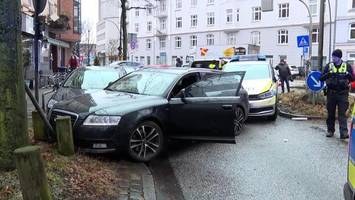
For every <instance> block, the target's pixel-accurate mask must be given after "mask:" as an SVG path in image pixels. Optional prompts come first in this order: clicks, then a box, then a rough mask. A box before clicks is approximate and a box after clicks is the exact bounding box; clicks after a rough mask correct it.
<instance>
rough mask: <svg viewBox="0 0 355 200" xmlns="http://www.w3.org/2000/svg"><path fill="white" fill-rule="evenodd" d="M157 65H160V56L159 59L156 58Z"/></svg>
mask: <svg viewBox="0 0 355 200" xmlns="http://www.w3.org/2000/svg"><path fill="white" fill-rule="evenodd" d="M155 64H157V65H158V64H160V57H159V56H157V57H155Z"/></svg>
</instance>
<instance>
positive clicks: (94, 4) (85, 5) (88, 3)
mask: <svg viewBox="0 0 355 200" xmlns="http://www.w3.org/2000/svg"><path fill="white" fill-rule="evenodd" d="M81 9H82V10H81V17H82V19H81V20H82V22H87V23H89V24H90V26H91V27H92V30H91V31H90V32H91V34H90V35H92V37H94V38H96V23H97V20H98V18H99V17H98V0H81Z"/></svg>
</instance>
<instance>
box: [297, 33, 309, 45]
mask: <svg viewBox="0 0 355 200" xmlns="http://www.w3.org/2000/svg"><path fill="white" fill-rule="evenodd" d="M297 47H309V36H308V35H300V36H297Z"/></svg>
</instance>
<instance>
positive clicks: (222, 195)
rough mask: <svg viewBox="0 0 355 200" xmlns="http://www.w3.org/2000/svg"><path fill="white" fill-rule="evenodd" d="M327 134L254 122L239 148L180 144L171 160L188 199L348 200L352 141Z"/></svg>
mask: <svg viewBox="0 0 355 200" xmlns="http://www.w3.org/2000/svg"><path fill="white" fill-rule="evenodd" d="M325 131H326V127H325V125H324V123H323V122H322V121H292V120H289V119H285V118H278V119H277V121H276V122H270V121H260V120H254V121H250V122H248V123H247V124H246V127H245V129H244V132H243V133H242V134H241V135H240V136H238V137H237V138H236V139H237V144H235V145H229V144H211V143H190V144H183V143H174V144H171V145H170V148H169V151H168V158H166V160H165V162H167V163H170V167H171V168H172V170H171V171H173V172H172V173H171V174H170V176H171V177H172V178H173V179H176V180H177V184H178V185H179V186H180V189H181V190H180V189H179V190H180V191H181V193H182V194H181V195H182V196H183V198H184V199H188V200H189V199H191V200H192V199H193V200H200V199H201V200H207V199H211V200H212V199H213V200H219V199H221V200H222V199H223V200H229V199H230V200H232V199H233V200H234V199H242V200H254V199H255V200H257V199H260V200H261V199H282V200H285V199H297V200H301V199H307V200H312V199H322V200H323V199H331V200H336V199H343V195H342V187H343V184H344V183H345V181H346V162H347V141H342V140H340V139H339V135H336V137H335V138H326V137H325V136H324V135H325ZM163 159H164V158H161V160H163ZM157 166H159V165H156V167H157ZM162 166H164V165H162ZM157 168H159V167H157ZM164 168H166V166H164ZM157 170H158V171H159V169H155V171H157ZM174 175H175V176H174ZM164 176H165V179H167V178H166V175H164ZM157 182H159V180H157ZM175 190H176V189H175ZM179 190H177V191H179ZM172 199H174V198H172Z"/></svg>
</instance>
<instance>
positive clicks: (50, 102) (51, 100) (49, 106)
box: [47, 99, 58, 109]
mask: <svg viewBox="0 0 355 200" xmlns="http://www.w3.org/2000/svg"><path fill="white" fill-rule="evenodd" d="M56 103H58V101H57V100H54V99H50V100H49V101H48V104H47V108H49V109H51V108H53V105H54V104H56Z"/></svg>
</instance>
